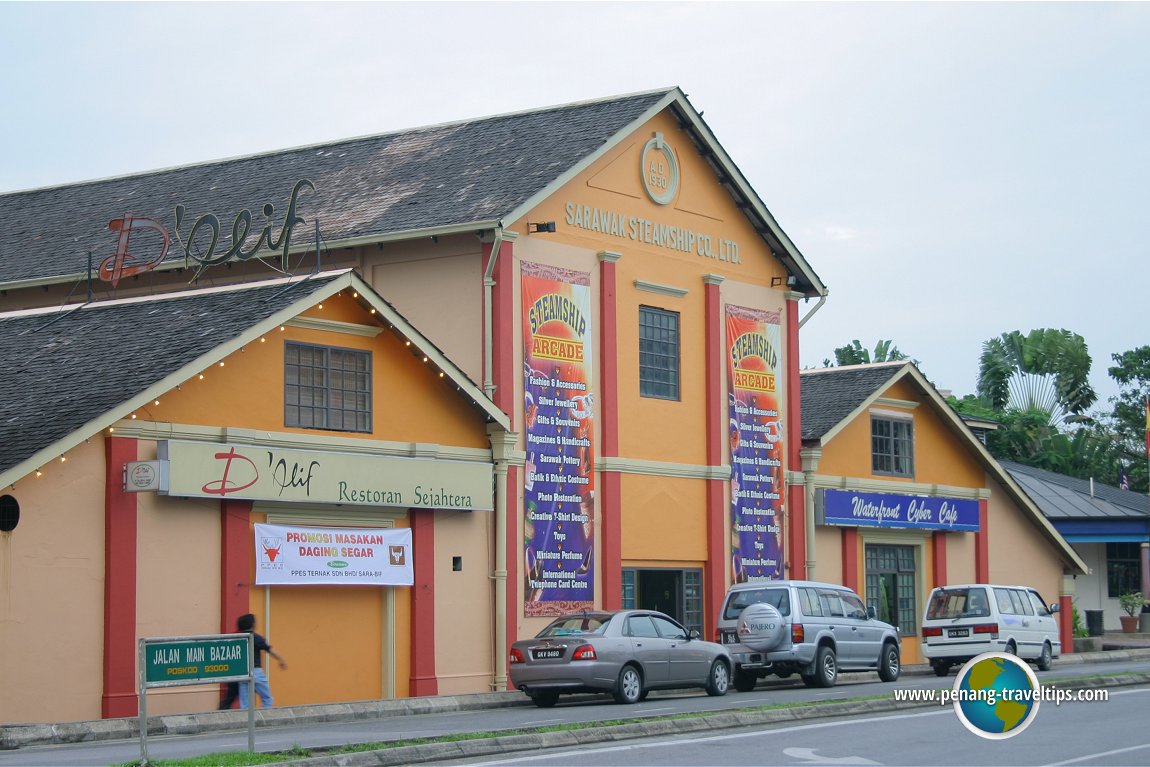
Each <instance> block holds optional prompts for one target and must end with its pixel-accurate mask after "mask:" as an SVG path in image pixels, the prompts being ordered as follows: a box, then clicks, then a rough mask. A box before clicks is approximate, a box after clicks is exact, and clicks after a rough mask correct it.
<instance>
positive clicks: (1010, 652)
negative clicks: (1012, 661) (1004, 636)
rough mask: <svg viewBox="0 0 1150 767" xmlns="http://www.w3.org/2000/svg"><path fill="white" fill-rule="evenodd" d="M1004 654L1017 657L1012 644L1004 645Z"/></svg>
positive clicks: (1016, 651)
mask: <svg viewBox="0 0 1150 767" xmlns="http://www.w3.org/2000/svg"><path fill="white" fill-rule="evenodd" d="M1004 652H1006V654H1007V655H1013V656H1015V657H1017V656H1018V647H1016V646H1015V644H1014V642H1007V643H1006V650H1005V651H1004Z"/></svg>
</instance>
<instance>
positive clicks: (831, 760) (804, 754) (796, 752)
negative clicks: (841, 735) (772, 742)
mask: <svg viewBox="0 0 1150 767" xmlns="http://www.w3.org/2000/svg"><path fill="white" fill-rule="evenodd" d="M783 756H789V757H790V758H792V759H802V760H803V761H805V762H807V763H808V764H857V765H878V764H881V762H874V761H871V760H870V759H866V758H864V757H861V756H819V755H818V754H816V753H815V750H814V749H813V748H784V749H783Z"/></svg>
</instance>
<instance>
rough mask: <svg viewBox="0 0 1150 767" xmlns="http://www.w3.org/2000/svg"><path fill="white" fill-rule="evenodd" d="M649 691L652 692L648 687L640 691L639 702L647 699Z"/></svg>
mask: <svg viewBox="0 0 1150 767" xmlns="http://www.w3.org/2000/svg"><path fill="white" fill-rule="evenodd" d="M648 692H650V690H648V689H647V688H645V687H644V688H643V692H641V693H639V702H640V703H642V702H643V701H645V700H647V693H648Z"/></svg>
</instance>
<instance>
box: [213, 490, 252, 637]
mask: <svg viewBox="0 0 1150 767" xmlns="http://www.w3.org/2000/svg"><path fill="white" fill-rule="evenodd" d="M251 513H252V502H251V501H242V500H232V499H224V500H223V501H221V502H220V632H221V633H224V634H230V633H232V632H234V631H235V630H236V618H238V617H239V616H241V615H243V614H244V613H247V612H251V589H252V585H251V577H252V576H251V573H252V555H253V552H254V551H255V540H254V533H253V530H252V524H251Z"/></svg>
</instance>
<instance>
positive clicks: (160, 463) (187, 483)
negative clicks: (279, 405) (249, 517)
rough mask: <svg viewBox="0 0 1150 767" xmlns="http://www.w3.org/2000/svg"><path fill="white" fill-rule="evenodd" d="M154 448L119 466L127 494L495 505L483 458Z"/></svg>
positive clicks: (469, 507) (177, 445)
mask: <svg viewBox="0 0 1150 767" xmlns="http://www.w3.org/2000/svg"><path fill="white" fill-rule="evenodd" d="M157 453H158V460H156V461H137V462H132V463H128V464H127V465H126V466H125V470H124V490H125V492H143V491H149V490H150V491H155V492H157V493H160V494H161V495H170V496H178V497H186V498H237V499H243V500H253V501H280V502H299V503H312V504H316V503H321V504H335V505H347V506H395V507H400V508H404V509H410V508H415V509H452V510H457V511H492V510H493V509H494V508H495V504H494V469H493V467H492V465H491V464H490V463H487V462H482V461H452V460H443V459H432V458H404V457H398V456H379V455H365V454H362V453H327V452H322V451H318V450H284V449H279V448H263V447H255V446H252V445H238V444H231V443H227V444H219V443H213V442H185V441H179V440H162V441H161V442H160V443H159V444H158V450H157Z"/></svg>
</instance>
